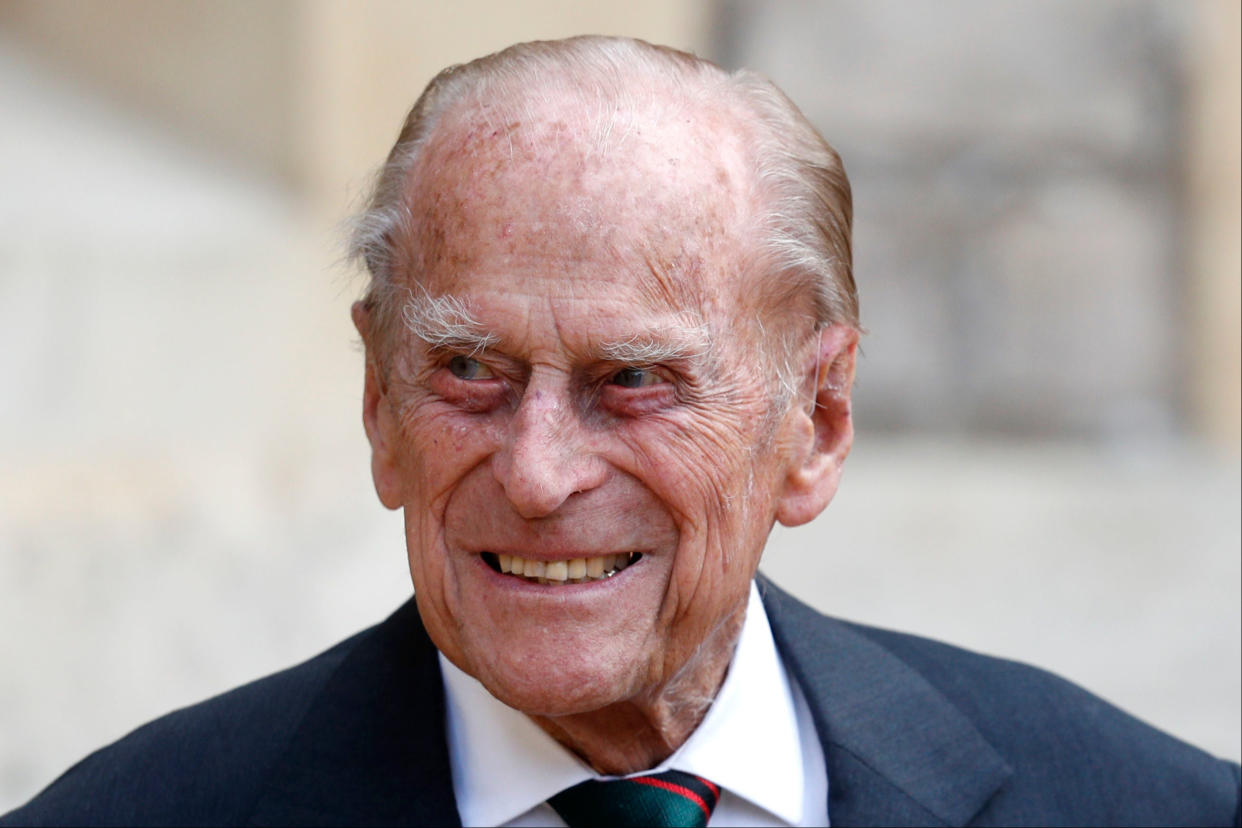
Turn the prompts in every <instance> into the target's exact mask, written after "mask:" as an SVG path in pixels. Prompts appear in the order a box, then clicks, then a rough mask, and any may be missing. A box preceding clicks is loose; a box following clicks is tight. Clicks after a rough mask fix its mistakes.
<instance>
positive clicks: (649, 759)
mask: <svg viewBox="0 0 1242 828" xmlns="http://www.w3.org/2000/svg"><path fill="white" fill-rule="evenodd" d="M745 618H746V606H745V604H743V605H742V607H741V608H740V609H739V610H738V611H737V612H735V613H734V614H733V615H731V616H730V617H729V618H727V619H725V621H724V622H723V623H721V624H720V625H719V626H718V627H717V628H716V629H715V631H714V632H713V634H712V635H711V636H710V637H709V640H707V641H704V642H703V644H702V645H700V646H699V648H698V651H697V652H696V653H695V655H694V656H692V657H691V659H690V660H689V661H688V662H687V663H686V664H685V665H684V666H683V667H682V669H681V670H679V671H678V672H677V673H676V674H675V675H674V676H673V678H672V679H671V680H669V681H668V682H666V683H665V684H664V685H662V686H661V687H659V688H657V689H656V690H653V691H650V692H644V693H643V694H640V695H639V696H636V697H634V698H631V699H626V700H625V701H621V702H617V703H615V704H611V705H608V706H607V707H603V708H601V709H599V710H592V711H590V712H587V713H573V714H569V715H565V716H531V717H530V718H531V720H532V721H534V723H535V724H537V725H539V727H541V728H543V730H544V732H546V733H547V734H548V735H549V736H551V737H552V738H553V739H556V741H558V742H560V743H561V745H563V746H564V747H565V748H567V749H568V750H570V751H572V752H573V753H574V754H576V755H577V756H578V757H579V758H581V759H582V760H583V761H584V762H586V763H587V764H588V765H590V766H591V767H592V768H593V769H594V770H595V771H596V773H600V774H607V775H611V776H623V775H625V774H630V773H637V772H639V771H644V770H650V769H651V768H654V767H655V766H657V765H659V764H660V763H661V762H663V761H664V760H665V759H667V758H668V757H670V756H672V755H673V753H675V752H676V751H677V749H678V748H679V747H681V746H682V745H683V744H685V742H686V740H687V739H689V738H690V734H692V733H694V731H695V729H696V728H697V727H698V726H699V724H700V723H701V722H702V721H703V717H704V716H706V715H707V711H708V709H709V708H710V707H711V705H712V702H713V701H714V700H715V698H716V694H717V693H718V692H719V690H720V686H721V685H722V684H723V683H724V679H725V675H726V674H727V673H728V671H729V664H730V662H731V661H732V660H733V651H734V649H735V648H736V647H737V642H738V637H739V635H740V633H741V631H742V623H743V621H744V620H745Z"/></svg>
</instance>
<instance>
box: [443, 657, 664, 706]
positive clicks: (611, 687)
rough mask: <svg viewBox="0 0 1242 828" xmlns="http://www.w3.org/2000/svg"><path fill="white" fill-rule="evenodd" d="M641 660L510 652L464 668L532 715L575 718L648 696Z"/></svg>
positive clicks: (504, 699) (495, 693)
mask: <svg viewBox="0 0 1242 828" xmlns="http://www.w3.org/2000/svg"><path fill="white" fill-rule="evenodd" d="M645 662H646V659H644V658H641V657H633V658H630V657H626V656H625V655H622V654H619V653H601V652H599V651H596V652H594V653H590V654H588V655H587V656H586V657H582V656H579V657H572V656H570V655H568V654H566V653H549V652H531V651H526V652H521V651H519V652H510V653H506V657H504V658H502V659H493V660H492V661H490V662H489V663H487V664H478V665H475V664H469V663H467V664H466V665H464V666H463V665H458V666H461V667H462V669H463V670H464V671H465V672H467V673H470V674H471V675H473V676H474V677H475V678H477V679H478V680H479V681H480V682H482V684H483V686H484V687H486V688H487V690H488V692H490V693H491V694H492V695H493V696H495V697H496V698H497V699H499V700H500V701H502V702H503V703H505V704H506V705H508V706H509V707H512V708H514V709H515V710H520V711H521V712H523V713H526V714H527V715H532V716H549V717H553V716H570V715H574V714H578V713H590V712H593V711H596V710H601V709H603V708H605V707H608V706H610V705H614V704H618V703H620V702H624V701H627V700H628V699H631V698H633V697H635V696H637V695H639V694H640V693H641V692H642V689H643V687H642V681H641V671H640V670H639V669H637V665H640V664H644V663H645Z"/></svg>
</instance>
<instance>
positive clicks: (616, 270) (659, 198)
mask: <svg viewBox="0 0 1242 828" xmlns="http://www.w3.org/2000/svg"><path fill="white" fill-rule="evenodd" d="M636 100H637V102H636ZM742 133H743V131H742V130H741V129H740V128H738V121H737V118H736V116H734V115H733V114H732V113H730V112H728V111H726V110H723V109H722V108H720V107H712V106H709V105H706V104H704V103H703V102H702V101H694V100H691V99H688V98H685V97H682V98H678V97H676V96H672V95H667V94H663V95H662V94H655V93H652V94H649V95H646V96H644V97H642V98H640V99H631V100H629V101H627V103H626V105H625V106H620V105H618V104H617V102H615V101H614V102H611V104H610V102H608V101H601V100H585V99H583V98H582V97H581V96H574V95H562V96H559V97H558V96H555V95H549V94H543V95H540V96H538V97H536V96H534V95H531V96H530V98H529V99H525V100H506V101H505V103H504V105H502V106H489V105H486V104H485V103H480V102H470V103H468V104H463V105H460V106H458V107H457V108H456V109H455V110H453V111H451V112H449V113H447V114H446V116H445V117H444V118H443V119H442V121H441V123H440V124H439V126H438V127H437V128H436V131H435V134H434V135H433V136H432V139H431V141H430V142H429V144H428V145H427V147H426V148H425V151H424V153H423V155H422V157H421V159H420V161H419V163H418V165H417V166H416V169H415V171H414V173H413V175H412V176H411V179H410V182H409V193H408V198H409V203H410V204H411V205H412V206H413V208H414V216H413V218H414V222H413V227H412V238H411V239H410V241H411V243H412V244H411V250H410V255H411V258H412V260H411V261H410V262H409V265H410V269H411V271H412V275H413V276H414V277H415V278H417V279H418V280H419V281H421V282H423V284H424V285H425V286H426V287H427V288H428V289H430V290H432V291H433V292H441V291H449V290H455V291H460V290H462V289H463V288H465V289H469V288H470V287H472V286H478V287H481V288H485V289H488V290H495V289H497V288H501V287H503V286H504V285H505V284H508V285H510V286H512V287H513V288H514V289H515V290H526V289H528V288H531V287H534V285H531V284H529V282H530V281H531V280H532V279H536V278H537V279H539V280H541V281H542V282H545V283H549V284H551V283H556V284H557V285H558V289H559V290H562V291H570V292H573V293H575V294H578V295H581V296H590V295H591V294H592V293H593V292H596V291H605V292H608V293H609V294H611V295H612V296H615V295H616V294H618V293H625V294H627V295H629V296H631V297H632V298H634V299H638V300H641V301H644V302H646V303H648V304H651V305H654V306H657V307H659V308H661V309H674V310H692V311H695V312H699V313H704V312H706V313H708V314H709V315H711V314H712V312H713V311H720V310H727V309H728V306H730V304H731V303H736V301H737V296H738V295H739V294H738V290H737V284H736V280H737V277H738V276H739V275H740V273H741V271H742V270H743V268H744V259H745V258H746V253H747V250H748V249H750V236H751V224H752V216H753V212H754V211H753V209H752V206H753V205H752V202H753V186H752V181H751V175H750V172H749V171H750V169H752V165H751V163H750V159H749V148H748V146H747V143H746V141H745V139H744V136H743V134H742Z"/></svg>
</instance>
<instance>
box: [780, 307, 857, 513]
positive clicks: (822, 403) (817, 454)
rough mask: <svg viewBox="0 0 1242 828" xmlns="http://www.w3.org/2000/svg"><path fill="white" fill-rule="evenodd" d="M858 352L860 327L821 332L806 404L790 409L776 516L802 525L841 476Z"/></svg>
mask: <svg viewBox="0 0 1242 828" xmlns="http://www.w3.org/2000/svg"><path fill="white" fill-rule="evenodd" d="M857 356H858V331H857V330H856V329H854V328H853V327H850V326H848V325H831V326H829V327H826V328H824V329H823V330H822V331H820V332H819V336H818V342H817V343H816V348H815V352H814V353H813V354H812V355H811V359H810V360H809V364H808V365H807V366H806V368H805V369H804V372H803V374H802V376H803V383H802V386H801V387H802V391H803V394H802V397H801V398H800V402H801V404H798V403H795V409H794V411H793V412H792V413H791V415H790V416H791V417H793V418H794V422H793V423H792V424H791V425H792V427H791V431H792V433H793V435H794V437H793V441H794V444H793V451H792V454H791V460H790V465H789V468H788V470H787V472H786V475H785V482H784V488H783V490H782V492H781V496H780V499H779V501H778V503H777V508H776V519H777V520H779V521H780V522H781V523H782V524H784V525H785V526H799V525H801V524H803V523H807V522H808V521H810V520H812V519H814V518H815V517H816V516H817V515H819V513H820V512H822V511H823V510H824V509H825V507H827V506H828V503H829V502H830V501H831V500H832V498H833V495H835V494H836V493H837V485H838V484H839V483H840V482H841V469H842V466H843V465H844V463H845V457H846V455H848V454H849V453H850V446H852V445H853V443H854V423H853V420H852V418H851V415H850V391H851V389H852V388H853V385H854V364H855V361H856V360H857Z"/></svg>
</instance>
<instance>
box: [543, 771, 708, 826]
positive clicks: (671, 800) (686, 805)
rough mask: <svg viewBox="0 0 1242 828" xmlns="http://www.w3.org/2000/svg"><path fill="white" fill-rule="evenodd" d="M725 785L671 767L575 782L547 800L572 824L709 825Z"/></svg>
mask: <svg viewBox="0 0 1242 828" xmlns="http://www.w3.org/2000/svg"><path fill="white" fill-rule="evenodd" d="M719 798H720V788H718V787H716V786H715V785H713V784H712V783H711V782H708V781H707V780H706V779H702V778H700V777H698V776H694V775H692V774H689V773H682V772H681V771H666V772H664V773H658V774H654V775H652V776H634V777H631V778H629V779H613V780H610V781H607V782H604V781H597V780H594V779H591V780H587V781H586V782H583V783H581V784H578V785H574V786H573V787H572V788H569V789H568V790H564V791H561V792H560V793H558V794H557V795H556V796H554V797H552V798H551V799H549V800H548V804H549V805H551V806H552V807H553V808H554V809H555V810H556V812H557V813H558V814H560V815H561V819H563V820H565V823H566V824H567V825H568V826H569V828H597V826H598V827H599V828H627V827H628V826H640V825H658V826H666V827H667V828H704V826H706V825H707V820H708V819H709V818H710V817H711V815H712V809H713V808H715V807H716V800H717V799H719Z"/></svg>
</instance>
